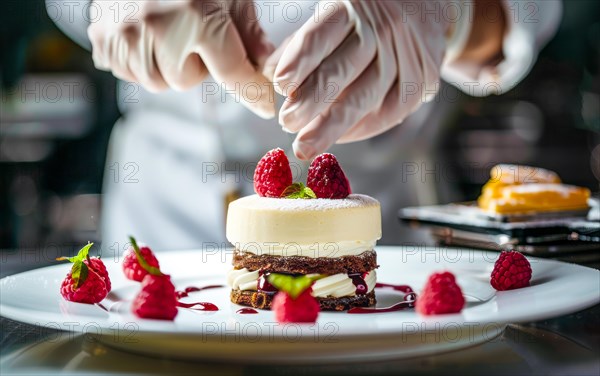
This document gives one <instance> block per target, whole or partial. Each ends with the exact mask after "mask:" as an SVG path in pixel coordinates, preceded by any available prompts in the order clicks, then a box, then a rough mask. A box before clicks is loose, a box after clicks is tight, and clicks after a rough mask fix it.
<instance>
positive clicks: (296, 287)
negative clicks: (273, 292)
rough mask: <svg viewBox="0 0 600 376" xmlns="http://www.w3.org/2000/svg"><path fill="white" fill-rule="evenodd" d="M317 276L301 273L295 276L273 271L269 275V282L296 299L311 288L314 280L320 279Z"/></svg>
mask: <svg viewBox="0 0 600 376" xmlns="http://www.w3.org/2000/svg"><path fill="white" fill-rule="evenodd" d="M319 278H320V276H317V277H308V276H305V275H301V276H299V277H293V276H291V275H286V274H277V273H271V274H270V275H269V283H270V284H272V285H273V286H275V287H276V288H277V289H278V290H280V291H285V292H287V293H288V294H289V295H290V296H291V297H292V299H296V298H297V297H298V296H299V295H300V294H302V292H303V291H304V290H306V289H307V288H309V287H310V286H311V285H312V284H313V282H314V281H315V280H317V279H319Z"/></svg>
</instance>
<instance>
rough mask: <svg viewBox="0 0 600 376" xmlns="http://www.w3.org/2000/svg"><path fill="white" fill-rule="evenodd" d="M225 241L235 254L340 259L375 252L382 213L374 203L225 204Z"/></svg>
mask: <svg viewBox="0 0 600 376" xmlns="http://www.w3.org/2000/svg"><path fill="white" fill-rule="evenodd" d="M226 235H227V239H228V240H229V241H230V242H231V243H232V244H233V245H235V246H236V247H237V248H238V249H240V250H242V251H246V252H251V253H255V254H261V255H262V254H270V255H275V256H296V255H302V256H308V257H311V256H312V257H340V256H347V255H358V254H360V253H362V252H364V251H367V250H371V249H373V246H374V245H375V242H376V241H377V240H378V239H379V238H381V209H380V206H379V202H378V201H377V200H375V199H374V198H372V197H369V196H365V195H360V194H352V195H350V196H348V197H346V198H344V199H339V200H329V199H308V200H302V199H285V198H269V197H259V196H257V195H252V196H246V197H242V198H240V199H238V200H235V201H233V202H232V203H230V204H229V209H228V212H227V226H226Z"/></svg>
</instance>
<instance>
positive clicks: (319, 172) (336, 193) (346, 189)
mask: <svg viewBox="0 0 600 376" xmlns="http://www.w3.org/2000/svg"><path fill="white" fill-rule="evenodd" d="M306 185H307V186H308V187H309V188H310V189H312V190H313V192H315V195H316V196H317V197H318V198H345V197H348V195H349V194H350V193H351V190H350V183H349V182H348V178H346V175H345V174H344V171H343V170H342V167H340V164H339V163H338V161H337V159H336V158H335V156H334V155H333V154H329V153H324V154H321V155H318V156H317V157H316V158H315V159H314V160H313V161H312V163H311V164H310V167H309V168H308V178H307V179H306Z"/></svg>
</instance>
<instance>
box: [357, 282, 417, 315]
mask: <svg viewBox="0 0 600 376" xmlns="http://www.w3.org/2000/svg"><path fill="white" fill-rule="evenodd" d="M353 281H354V279H353ZM355 285H356V283H355ZM386 287H387V288H392V289H394V290H396V291H400V292H403V293H404V299H403V300H402V301H401V302H400V303H396V304H394V305H392V306H389V307H385V308H363V307H355V308H351V309H349V310H348V313H383V312H395V311H401V310H403V309H406V308H413V307H414V306H415V302H416V301H417V294H416V293H415V292H414V291H413V289H412V288H411V287H410V286H407V285H391V284H389V283H377V284H376V285H375V288H386ZM357 294H358V287H357Z"/></svg>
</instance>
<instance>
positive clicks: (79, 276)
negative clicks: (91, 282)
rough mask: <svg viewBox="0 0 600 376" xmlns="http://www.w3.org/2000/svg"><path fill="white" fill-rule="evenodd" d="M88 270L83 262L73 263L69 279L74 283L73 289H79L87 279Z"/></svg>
mask: <svg viewBox="0 0 600 376" xmlns="http://www.w3.org/2000/svg"><path fill="white" fill-rule="evenodd" d="M88 273H89V269H88V266H87V265H86V264H85V263H84V262H83V261H75V263H74V264H73V267H72V268H71V278H72V279H73V280H74V281H75V288H76V289H77V288H79V286H81V285H82V284H83V282H85V280H86V279H87V277H88Z"/></svg>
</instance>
